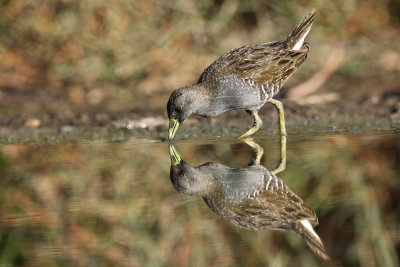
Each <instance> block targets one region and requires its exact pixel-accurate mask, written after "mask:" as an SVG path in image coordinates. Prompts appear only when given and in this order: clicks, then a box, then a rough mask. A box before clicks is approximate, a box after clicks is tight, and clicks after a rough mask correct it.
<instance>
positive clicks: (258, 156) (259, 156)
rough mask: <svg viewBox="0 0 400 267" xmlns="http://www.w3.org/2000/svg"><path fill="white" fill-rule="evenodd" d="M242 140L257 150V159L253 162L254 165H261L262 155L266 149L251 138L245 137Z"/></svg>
mask: <svg viewBox="0 0 400 267" xmlns="http://www.w3.org/2000/svg"><path fill="white" fill-rule="evenodd" d="M242 140H243V142H245V143H246V144H247V145H249V146H250V147H251V148H253V149H254V150H255V151H256V159H255V160H254V161H253V163H254V165H259V164H260V160H261V157H262V156H263V154H264V149H263V148H262V147H261V146H260V145H259V144H257V143H256V142H254V141H253V139H251V138H243V139H242Z"/></svg>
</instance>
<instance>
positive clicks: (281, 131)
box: [268, 98, 287, 135]
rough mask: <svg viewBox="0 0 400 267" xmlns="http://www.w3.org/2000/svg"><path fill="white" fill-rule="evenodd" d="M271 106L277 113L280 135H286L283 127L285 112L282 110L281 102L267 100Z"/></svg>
mask: <svg viewBox="0 0 400 267" xmlns="http://www.w3.org/2000/svg"><path fill="white" fill-rule="evenodd" d="M268 102H270V103H271V104H272V105H274V106H275V107H276V109H277V110H278V113H279V127H280V133H281V135H287V134H286V127H285V111H284V110H283V104H282V102H281V101H279V100H276V99H273V98H271V99H270V100H268Z"/></svg>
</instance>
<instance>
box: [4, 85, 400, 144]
mask: <svg viewBox="0 0 400 267" xmlns="http://www.w3.org/2000/svg"><path fill="white" fill-rule="evenodd" d="M399 100H400V93H397V92H386V93H384V94H382V95H380V96H372V97H361V98H359V99H357V100H354V99H352V100H351V101H350V100H347V101H340V100H336V101H328V102H323V103H319V104H304V103H303V104H302V103H299V102H296V101H292V100H289V99H282V101H283V103H284V107H285V117H286V127H287V130H288V134H289V135H290V134H335V133H348V134H361V133H372V132H374V133H376V132H388V131H395V130H398V129H399V128H400V104H399V103H400V101H399ZM354 101H356V102H354ZM260 117H261V118H262V120H263V122H264V125H263V127H262V128H261V129H260V131H259V132H258V134H257V135H275V134H278V130H279V128H278V116H277V112H276V110H275V108H274V107H273V106H272V105H269V104H266V105H265V106H264V107H263V108H262V109H261V110H260ZM251 123H252V119H251V117H250V116H248V115H247V114H246V113H245V112H244V111H240V110H238V111H229V112H226V113H225V114H222V115H220V116H218V117H216V118H213V119H204V118H199V117H194V116H192V117H190V118H189V119H187V120H186V121H185V122H184V123H183V124H182V125H181V127H180V129H179V131H178V133H177V138H181V139H182V138H184V139H191V138H206V139H207V138H216V137H228V138H230V137H236V136H238V135H239V134H241V133H243V132H244V131H245V129H246V128H248V127H250V126H251ZM167 130H168V120H167V117H166V112H165V110H163V109H161V108H159V109H153V110H126V111H105V110H102V109H96V108H91V109H89V108H87V109H69V110H68V111H67V112H66V111H65V110H63V111H60V112H54V111H52V112H47V113H46V112H44V113H42V114H25V113H22V114H11V115H8V116H7V115H3V116H1V118H0V142H1V143H3V144H5V143H26V142H58V141H62V140H74V139H97V138H111V140H114V141H120V140H125V139H127V138H131V137H137V138H146V139H153V140H165V138H166V137H167Z"/></svg>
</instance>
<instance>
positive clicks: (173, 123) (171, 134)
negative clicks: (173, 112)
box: [168, 119, 179, 140]
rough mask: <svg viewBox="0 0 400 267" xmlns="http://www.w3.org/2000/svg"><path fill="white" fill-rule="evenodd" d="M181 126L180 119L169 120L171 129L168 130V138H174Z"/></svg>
mask: <svg viewBox="0 0 400 267" xmlns="http://www.w3.org/2000/svg"><path fill="white" fill-rule="evenodd" d="M178 127H179V121H177V120H175V119H170V120H169V130H168V139H169V140H172V139H174V136H175V133H176V131H177V130H178Z"/></svg>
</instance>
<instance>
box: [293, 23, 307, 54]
mask: <svg viewBox="0 0 400 267" xmlns="http://www.w3.org/2000/svg"><path fill="white" fill-rule="evenodd" d="M310 29H311V27H310V28H308V30H307V31H306V32H305V33H304V34H303V36H302V37H301V38H300V40H298V41H297V43H296V44H295V45H294V46H293V48H292V50H299V49H300V48H301V46H302V45H303V43H304V39H305V38H306V36H307V34H308V33H309V32H310Z"/></svg>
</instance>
